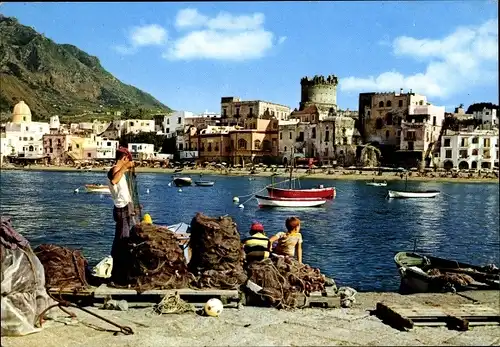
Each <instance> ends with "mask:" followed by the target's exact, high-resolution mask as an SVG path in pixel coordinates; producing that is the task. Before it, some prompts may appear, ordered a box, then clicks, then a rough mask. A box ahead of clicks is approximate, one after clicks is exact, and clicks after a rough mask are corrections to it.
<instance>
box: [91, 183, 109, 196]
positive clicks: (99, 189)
mask: <svg viewBox="0 0 500 347" xmlns="http://www.w3.org/2000/svg"><path fill="white" fill-rule="evenodd" d="M85 189H86V191H87V193H100V194H111V192H110V191H109V187H108V186H106V185H104V184H86V185H85Z"/></svg>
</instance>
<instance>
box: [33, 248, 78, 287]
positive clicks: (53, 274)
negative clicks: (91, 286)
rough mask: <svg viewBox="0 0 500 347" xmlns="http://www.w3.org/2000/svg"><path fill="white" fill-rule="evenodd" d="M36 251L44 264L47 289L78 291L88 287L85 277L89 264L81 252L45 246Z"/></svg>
mask: <svg viewBox="0 0 500 347" xmlns="http://www.w3.org/2000/svg"><path fill="white" fill-rule="evenodd" d="M34 251H35V254H36V256H37V257H38V259H40V261H41V263H42V264H43V268H44V270H45V279H46V283H45V286H46V287H47V288H59V289H76V290H78V289H83V288H85V287H88V283H87V279H86V275H85V271H86V269H87V265H88V262H87V259H85V257H84V256H83V255H82V253H81V252H80V251H78V250H73V249H70V248H66V247H62V246H56V245H45V244H44V245H40V246H38V247H37V248H35V250H34Z"/></svg>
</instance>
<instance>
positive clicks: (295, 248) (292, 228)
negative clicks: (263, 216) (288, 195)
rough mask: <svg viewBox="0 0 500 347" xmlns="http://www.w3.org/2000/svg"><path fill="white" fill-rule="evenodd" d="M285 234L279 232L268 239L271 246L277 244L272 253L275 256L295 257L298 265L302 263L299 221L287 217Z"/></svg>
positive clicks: (295, 218)
mask: <svg viewBox="0 0 500 347" xmlns="http://www.w3.org/2000/svg"><path fill="white" fill-rule="evenodd" d="M285 226H286V230H287V231H286V232H279V233H277V234H276V235H274V236H272V237H271V238H270V239H269V242H270V244H271V247H272V245H273V244H274V242H277V246H276V247H275V248H274V250H273V253H274V254H276V255H277V256H282V257H283V256H284V257H292V258H294V257H295V256H296V257H297V260H298V261H299V263H302V234H301V233H300V219H299V218H297V217H289V218H287V219H286V221H285Z"/></svg>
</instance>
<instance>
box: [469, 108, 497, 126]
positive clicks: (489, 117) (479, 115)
mask: <svg viewBox="0 0 500 347" xmlns="http://www.w3.org/2000/svg"><path fill="white" fill-rule="evenodd" d="M472 116H473V117H474V119H476V120H478V121H479V122H480V123H481V124H482V125H487V126H490V127H492V128H493V127H496V128H498V116H497V109H495V108H487V107H485V108H483V109H482V110H481V111H475V112H473V113H472Z"/></svg>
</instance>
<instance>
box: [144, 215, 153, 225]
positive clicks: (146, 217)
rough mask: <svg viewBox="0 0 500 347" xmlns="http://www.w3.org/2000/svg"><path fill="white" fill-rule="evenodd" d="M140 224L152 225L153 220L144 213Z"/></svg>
mask: <svg viewBox="0 0 500 347" xmlns="http://www.w3.org/2000/svg"><path fill="white" fill-rule="evenodd" d="M142 222H143V223H145V224H153V219H151V216H150V215H149V213H146V214H145V215H144V217H143V218H142Z"/></svg>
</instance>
